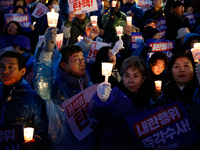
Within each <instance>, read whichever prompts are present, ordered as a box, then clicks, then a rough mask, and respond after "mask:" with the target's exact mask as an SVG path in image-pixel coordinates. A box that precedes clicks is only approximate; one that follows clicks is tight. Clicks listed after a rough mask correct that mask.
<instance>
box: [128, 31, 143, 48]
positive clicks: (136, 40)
mask: <svg viewBox="0 0 200 150" xmlns="http://www.w3.org/2000/svg"><path fill="white" fill-rule="evenodd" d="M142 43H143V37H142V33H140V32H132V33H131V42H130V45H129V49H130V50H131V51H135V50H137V49H139V48H140V45H141V44H142Z"/></svg>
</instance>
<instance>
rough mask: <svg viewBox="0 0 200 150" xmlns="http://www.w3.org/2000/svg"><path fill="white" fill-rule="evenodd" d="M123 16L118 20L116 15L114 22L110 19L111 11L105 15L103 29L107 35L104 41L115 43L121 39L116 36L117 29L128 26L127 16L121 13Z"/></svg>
mask: <svg viewBox="0 0 200 150" xmlns="http://www.w3.org/2000/svg"><path fill="white" fill-rule="evenodd" d="M120 13H121V16H120V18H118V17H117V16H116V15H115V16H114V20H113V21H112V20H111V19H110V16H111V14H110V10H109V11H108V13H107V14H105V15H104V16H103V17H102V20H101V21H102V25H103V29H104V34H105V38H104V41H105V42H108V43H109V42H113V43H115V42H116V41H117V40H118V39H119V38H118V36H117V34H116V27H117V26H123V27H125V26H126V14H125V13H123V12H122V11H120Z"/></svg>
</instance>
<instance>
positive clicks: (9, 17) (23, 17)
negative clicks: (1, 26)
mask: <svg viewBox="0 0 200 150" xmlns="http://www.w3.org/2000/svg"><path fill="white" fill-rule="evenodd" d="M4 21H5V25H6V24H8V23H9V22H10V21H17V22H19V24H20V25H21V27H22V30H23V31H24V32H31V28H29V25H31V15H30V14H4Z"/></svg>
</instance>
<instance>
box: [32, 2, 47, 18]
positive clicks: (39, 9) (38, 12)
mask: <svg viewBox="0 0 200 150" xmlns="http://www.w3.org/2000/svg"><path fill="white" fill-rule="evenodd" d="M48 11H49V8H48V7H46V6H45V5H43V4H42V3H38V4H37V6H36V7H35V9H34V11H33V13H32V16H33V17H35V18H40V17H42V16H43V15H44V14H46V13H47V12H48Z"/></svg>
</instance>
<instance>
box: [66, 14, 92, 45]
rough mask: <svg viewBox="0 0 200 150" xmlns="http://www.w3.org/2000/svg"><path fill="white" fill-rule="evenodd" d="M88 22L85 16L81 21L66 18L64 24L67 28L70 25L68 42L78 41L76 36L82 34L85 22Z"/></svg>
mask: <svg viewBox="0 0 200 150" xmlns="http://www.w3.org/2000/svg"><path fill="white" fill-rule="evenodd" d="M88 22H90V19H89V18H88V17H87V16H86V18H85V21H84V22H83V23H81V22H80V20H79V19H77V18H75V19H74V20H73V21H68V20H66V22H65V24H64V26H66V27H67V28H69V27H71V29H70V34H71V37H70V39H69V44H75V43H76V42H78V40H77V37H78V36H79V35H81V36H84V33H85V28H86V24H87V23H88Z"/></svg>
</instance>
